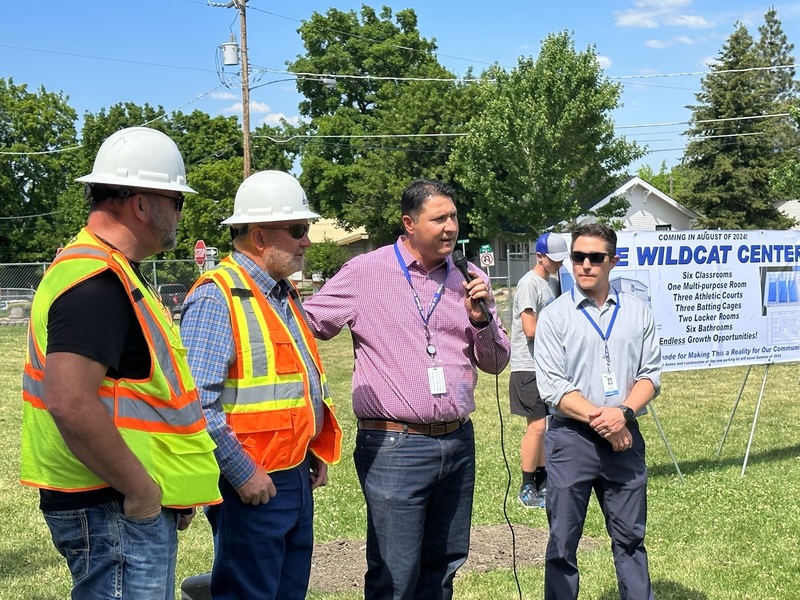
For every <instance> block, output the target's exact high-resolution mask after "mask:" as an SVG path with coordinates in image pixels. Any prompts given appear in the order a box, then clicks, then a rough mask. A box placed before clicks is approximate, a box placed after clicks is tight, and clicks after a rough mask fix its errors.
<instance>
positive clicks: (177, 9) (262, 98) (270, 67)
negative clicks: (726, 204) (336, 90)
mask: <svg viewBox="0 0 800 600" xmlns="http://www.w3.org/2000/svg"><path fill="white" fill-rule="evenodd" d="M361 4H363V2H350V1H346V2H343V1H332V0H328V1H317V0H295V1H294V2H277V1H274V0H249V2H248V11H247V21H248V28H247V29H248V46H249V54H250V64H251V65H252V66H255V67H257V69H258V70H259V71H260V72H261V75H260V79H259V80H258V81H255V82H254V83H253V88H254V89H253V90H252V92H251V120H252V122H253V126H255V125H257V124H259V123H262V122H267V123H275V122H276V121H277V119H278V118H280V117H281V116H283V117H285V118H287V119H289V120H290V121H292V120H296V119H297V115H298V113H297V103H298V100H299V96H298V95H297V93H296V92H295V88H294V84H293V83H292V82H291V81H279V80H281V79H285V78H287V75H286V74H285V70H286V62H287V61H290V60H293V59H294V58H295V57H296V56H298V55H300V54H302V53H303V47H302V44H301V40H300V36H299V35H298V34H297V28H298V27H299V26H300V24H301V21H303V20H305V19H308V18H309V17H310V15H311V14H312V13H313V12H315V11H316V12H323V13H324V12H325V11H326V10H327V9H328V8H329V7H335V8H337V9H340V10H351V9H355V10H358V9H359V8H360V6H361ZM369 4H370V5H372V6H374V7H376V8H379V7H380V6H384V5H386V6H390V7H391V8H392V9H393V10H394V11H395V12H396V11H398V10H401V9H403V8H413V9H414V10H415V11H416V13H417V15H418V19H419V29H420V31H421V33H422V35H423V36H424V37H426V38H435V39H436V43H437V45H438V53H439V60H440V62H442V63H443V64H444V65H445V66H446V67H447V68H449V69H450V70H451V71H453V72H454V73H456V74H457V75H459V76H460V75H464V73H465V72H466V70H467V68H468V67H470V66H472V67H473V68H474V70H475V71H476V72H480V71H481V70H482V69H483V68H485V67H486V66H488V65H489V64H491V63H498V64H500V65H502V66H504V67H506V68H509V69H510V68H512V67H513V66H514V65H516V63H517V58H518V57H519V56H536V54H538V52H539V48H540V46H541V42H542V40H543V39H544V38H545V37H546V36H547V34H548V33H554V32H559V31H564V30H566V31H570V32H572V34H573V37H574V39H575V44H576V48H577V49H578V50H583V49H585V48H586V47H588V46H594V48H595V50H596V52H597V54H598V55H599V57H600V60H601V64H602V66H603V67H604V70H605V73H606V75H607V76H608V77H610V78H612V79H614V80H617V81H619V82H621V83H622V84H623V86H624V91H623V95H622V102H623V103H624V106H623V107H622V108H621V109H619V110H618V111H616V112H615V113H614V114H613V118H614V120H615V123H616V125H617V127H618V133H620V134H624V135H626V136H627V137H628V138H629V139H633V140H636V141H638V142H639V143H641V144H643V145H646V146H648V147H649V149H650V150H651V153H650V154H649V155H648V156H646V157H645V158H644V159H642V160H641V161H638V162H637V163H636V164H635V165H634V169H635V168H636V167H637V166H638V165H640V164H649V165H650V166H652V167H653V168H654V169H655V170H658V167H659V166H660V164H661V163H662V161H666V163H667V165H669V166H671V165H674V164H675V163H677V161H678V160H679V158H680V156H681V154H682V150H683V147H684V146H685V143H686V138H685V137H684V136H683V135H682V133H683V131H685V129H686V125H685V124H684V123H685V122H686V121H687V120H688V119H689V116H690V112H689V110H688V109H687V108H686V105H690V104H693V103H694V102H695V97H694V94H695V93H696V92H698V91H699V90H700V79H701V73H703V72H705V71H706V70H707V68H708V67H707V64H708V62H709V61H710V60H712V59H713V58H714V57H716V56H717V55H718V53H719V51H720V49H721V48H722V45H723V44H724V42H725V40H726V39H727V38H728V36H730V34H731V32H732V31H733V28H734V23H736V22H737V21H738V22H742V23H744V24H745V25H746V26H747V28H748V29H749V30H750V32H751V34H752V35H753V36H754V37H757V35H758V31H757V27H758V25H760V24H761V23H762V22H763V15H764V13H765V12H766V11H767V10H768V9H769V7H770V6H774V7H775V8H776V9H777V11H778V17H779V18H780V19H781V21H782V23H783V27H784V31H785V32H786V33H787V35H788V36H789V40H790V41H791V42H793V43H795V44H799V45H800V2H784V3H770V2H759V1H756V0H724V1H722V0H601V1H590V0H559V1H537V0H527V1H523V0H509V1H504V0H499V1H495V2H487V1H481V2H473V1H469V0H466V1H465V0H461V1H457V0H404V1H402V2H397V1H395V0H384V1H383V2H380V3H369ZM239 30H240V28H239V20H238V12H237V11H236V10H235V9H233V8H224V7H223V8H219V7H215V6H212V5H209V4H208V3H206V2H204V1H203V0H138V1H137V2H131V1H129V0H104V1H103V2H100V1H99V0H74V1H71V2H64V1H56V0H40V1H39V2H36V3H27V2H24V1H21V0H16V1H13V0H12V1H7V2H5V3H4V6H3V12H2V19H0V56H1V57H2V58H0V65H2V67H1V68H0V76H1V77H5V78H12V79H13V80H14V83H15V84H27V85H28V87H29V90H30V91H33V90H36V89H38V88H39V87H40V86H43V87H44V88H45V89H46V90H47V91H49V92H63V93H64V94H65V95H66V96H68V97H69V103H70V105H71V106H72V107H73V108H75V109H76V110H77V112H78V114H79V115H82V114H83V113H84V112H86V111H89V112H97V111H98V110H100V109H101V108H104V107H106V108H107V107H109V106H111V105H113V104H115V103H117V102H125V101H132V102H135V103H137V104H144V103H145V102H147V103H149V104H151V105H154V106H157V105H161V106H163V107H164V108H165V109H166V110H167V111H168V112H171V111H173V110H176V109H180V110H182V111H184V112H191V111H192V110H194V109H199V110H202V111H205V112H207V113H209V114H212V115H217V114H223V115H232V114H241V88H240V85H239V84H238V82H237V80H236V77H235V70H233V69H230V68H229V69H227V73H228V76H227V77H224V78H222V79H224V80H226V81H227V82H228V86H226V85H224V84H223V83H222V82H221V77H220V76H219V74H218V69H217V63H218V62H219V58H218V57H219V50H218V47H219V46H220V44H222V43H224V42H226V41H228V40H229V36H230V34H231V33H235V34H236V36H237V39H238V35H239ZM794 56H795V59H797V58H798V57H800V49H795V52H794ZM270 82H274V83H270ZM397 133H409V132H402V131H398V132H397Z"/></svg>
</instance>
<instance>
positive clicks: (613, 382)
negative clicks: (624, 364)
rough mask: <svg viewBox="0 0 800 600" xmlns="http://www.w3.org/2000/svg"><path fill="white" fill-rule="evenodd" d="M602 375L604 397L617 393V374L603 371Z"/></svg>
mask: <svg viewBox="0 0 800 600" xmlns="http://www.w3.org/2000/svg"><path fill="white" fill-rule="evenodd" d="M602 377H603V391H604V392H605V394H606V398H608V397H609V396H616V395H617V394H619V388H618V387H617V376H616V375H615V374H614V371H609V372H608V373H603V375H602Z"/></svg>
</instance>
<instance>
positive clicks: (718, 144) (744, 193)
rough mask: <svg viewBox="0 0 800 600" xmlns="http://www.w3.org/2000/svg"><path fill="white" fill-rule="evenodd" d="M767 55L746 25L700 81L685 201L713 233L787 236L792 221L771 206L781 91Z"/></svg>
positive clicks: (739, 27) (688, 151)
mask: <svg viewBox="0 0 800 600" xmlns="http://www.w3.org/2000/svg"><path fill="white" fill-rule="evenodd" d="M762 66H764V65H763V55H762V53H761V52H760V51H759V49H758V47H757V46H756V44H755V42H754V40H753V38H752V37H751V35H750V33H749V32H748V31H747V29H746V28H745V27H744V26H743V25H742V24H737V25H736V29H735V31H734V32H733V33H732V34H731V36H730V37H729V38H728V40H727V41H726V43H725V44H724V46H723V48H722V50H721V51H720V54H719V58H718V59H717V62H716V64H715V66H714V68H713V70H712V71H711V73H709V74H708V75H706V76H705V77H704V78H703V80H702V81H701V87H702V91H701V92H700V93H698V94H697V95H696V97H697V100H698V102H699V104H698V105H696V106H693V107H691V109H692V119H691V129H690V130H689V133H690V134H691V135H692V136H693V137H694V139H693V140H692V141H691V142H690V143H689V145H688V146H687V149H686V155H685V157H684V160H685V164H686V166H687V175H688V186H687V191H686V193H685V195H683V194H682V195H680V196H679V198H678V199H679V200H680V201H682V202H684V203H685V204H686V205H687V206H689V207H690V208H692V209H694V210H695V211H697V212H698V213H700V214H701V215H702V217H701V218H700V220H699V226H700V227H702V228H708V229H717V228H720V229H784V228H786V227H789V226H791V225H792V224H793V220H792V219H790V218H788V217H786V216H785V215H783V214H781V213H780V212H779V211H777V210H776V209H775V208H774V206H773V203H772V196H771V193H770V188H769V174H770V172H771V170H772V169H773V168H774V167H775V166H776V159H775V144H774V141H775V139H774V136H772V135H770V133H771V132H774V130H772V129H771V127H770V125H769V124H768V120H767V119H763V118H747V117H760V116H763V115H768V114H771V112H772V110H773V109H774V95H775V94H774V92H775V88H774V87H773V86H771V85H770V79H768V78H766V77H764V75H763V74H764V71H763V70H758V69H759V67H762Z"/></svg>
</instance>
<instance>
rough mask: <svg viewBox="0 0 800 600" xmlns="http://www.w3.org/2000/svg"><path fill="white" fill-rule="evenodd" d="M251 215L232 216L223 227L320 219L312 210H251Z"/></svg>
mask: <svg viewBox="0 0 800 600" xmlns="http://www.w3.org/2000/svg"><path fill="white" fill-rule="evenodd" d="M249 213H250V214H246V215H244V214H242V215H232V216H230V217H228V218H227V219H225V220H224V221H222V224H223V225H244V224H245V223H280V222H283V221H299V220H301V219H319V218H320V215H318V214H317V213H315V212H314V211H311V210H300V211H292V210H291V209H290V210H288V211H287V212H277V213H276V212H273V211H272V210H269V209H267V210H264V211H263V212H261V211H258V210H254V209H250V211H249Z"/></svg>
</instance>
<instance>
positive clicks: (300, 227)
mask: <svg viewBox="0 0 800 600" xmlns="http://www.w3.org/2000/svg"><path fill="white" fill-rule="evenodd" d="M310 228H311V226H310V225H309V224H308V223H296V224H294V225H282V226H281V225H278V226H275V227H264V229H285V230H286V231H288V232H289V235H290V236H292V239H295V240H302V239H303V238H304V237H305V236H306V235H307V234H308V230H309V229H310Z"/></svg>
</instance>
